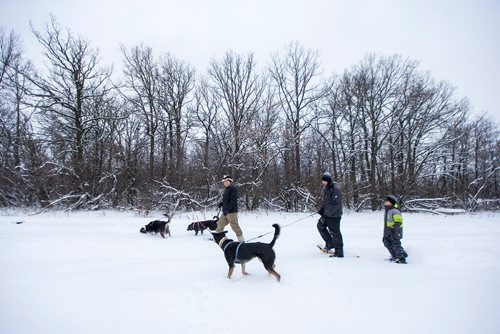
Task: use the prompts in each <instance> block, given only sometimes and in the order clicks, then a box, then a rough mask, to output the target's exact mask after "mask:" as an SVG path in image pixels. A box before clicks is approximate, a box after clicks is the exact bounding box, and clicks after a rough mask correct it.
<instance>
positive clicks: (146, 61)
mask: <svg viewBox="0 0 500 334" xmlns="http://www.w3.org/2000/svg"><path fill="white" fill-rule="evenodd" d="M122 52H123V56H124V66H125V69H124V74H125V77H126V88H127V89H128V90H130V92H127V93H126V96H127V97H128V99H129V102H130V103H131V104H132V105H133V106H134V108H135V109H136V110H137V111H138V112H139V114H140V118H141V120H142V123H143V124H144V127H145V130H146V136H147V137H148V138H149V162H148V166H149V179H150V180H152V179H153V178H154V170H155V151H156V135H157V131H158V127H159V125H160V120H161V109H160V106H159V99H158V95H159V89H160V82H159V66H158V64H157V62H156V61H155V60H154V57H153V50H152V48H150V47H146V46H144V45H140V46H136V47H133V48H132V49H131V50H130V51H128V50H127V49H126V48H125V47H122Z"/></svg>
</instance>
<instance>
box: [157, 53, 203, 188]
mask: <svg viewBox="0 0 500 334" xmlns="http://www.w3.org/2000/svg"><path fill="white" fill-rule="evenodd" d="M159 71H160V78H159V86H160V88H159V106H160V107H161V109H162V110H163V111H164V114H163V115H164V116H165V117H162V123H163V125H164V126H163V127H164V131H163V137H164V143H169V144H170V145H168V146H169V147H168V155H169V159H168V164H167V161H166V159H165V158H164V164H165V165H167V167H168V170H169V176H170V180H171V181H174V180H175V179H176V184H177V185H181V184H182V182H183V173H182V172H181V170H182V169H183V167H184V160H185V141H186V139H187V134H188V131H189V130H190V128H191V127H192V117H191V115H189V113H188V109H187V107H186V104H187V103H188V102H189V98H190V93H191V91H192V90H193V88H194V79H195V71H194V69H193V68H192V67H191V66H189V65H188V64H186V63H184V62H182V61H179V60H177V59H175V58H173V57H172V56H170V55H166V56H165V57H163V58H162V59H161V60H160V63H159ZM164 147H165V148H166V145H164ZM166 151H167V150H165V152H166Z"/></svg>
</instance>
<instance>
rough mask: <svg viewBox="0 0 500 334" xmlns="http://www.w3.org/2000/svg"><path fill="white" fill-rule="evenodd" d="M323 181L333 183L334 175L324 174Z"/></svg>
mask: <svg viewBox="0 0 500 334" xmlns="http://www.w3.org/2000/svg"><path fill="white" fill-rule="evenodd" d="M321 180H322V181H326V182H332V174H330V173H328V172H325V173H323V176H322V177H321Z"/></svg>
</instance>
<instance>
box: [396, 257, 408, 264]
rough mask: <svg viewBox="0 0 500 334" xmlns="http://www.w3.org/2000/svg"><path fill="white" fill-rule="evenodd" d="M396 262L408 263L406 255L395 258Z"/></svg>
mask: <svg viewBox="0 0 500 334" xmlns="http://www.w3.org/2000/svg"><path fill="white" fill-rule="evenodd" d="M394 263H400V264H406V259H405V258H404V257H400V258H399V259H395V260H394Z"/></svg>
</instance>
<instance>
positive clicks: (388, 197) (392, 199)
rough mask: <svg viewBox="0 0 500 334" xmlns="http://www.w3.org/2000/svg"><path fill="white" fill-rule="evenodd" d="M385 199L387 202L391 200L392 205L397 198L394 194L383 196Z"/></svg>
mask: <svg viewBox="0 0 500 334" xmlns="http://www.w3.org/2000/svg"><path fill="white" fill-rule="evenodd" d="M385 199H386V200H388V201H389V202H391V204H392V205H394V204H396V203H397V202H398V199H397V198H396V196H394V195H387V196H386V197H385Z"/></svg>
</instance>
